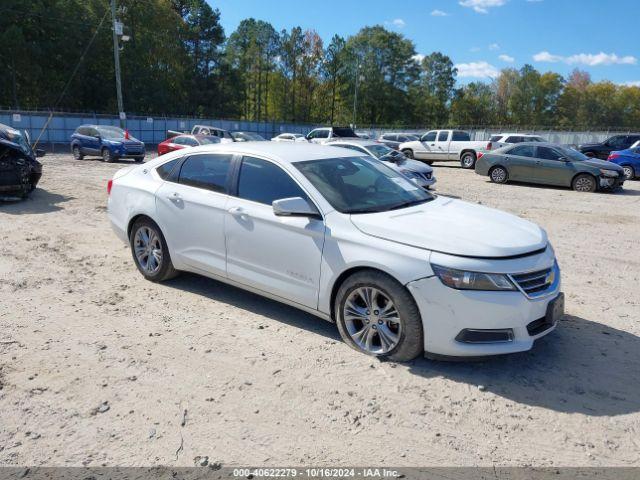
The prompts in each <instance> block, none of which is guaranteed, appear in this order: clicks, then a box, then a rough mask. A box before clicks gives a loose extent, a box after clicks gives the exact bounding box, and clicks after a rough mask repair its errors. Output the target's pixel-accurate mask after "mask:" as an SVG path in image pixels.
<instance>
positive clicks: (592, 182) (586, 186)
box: [571, 173, 598, 193]
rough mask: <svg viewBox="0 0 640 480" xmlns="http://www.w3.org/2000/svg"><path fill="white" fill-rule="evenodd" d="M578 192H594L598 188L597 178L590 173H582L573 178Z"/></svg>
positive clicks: (573, 185)
mask: <svg viewBox="0 0 640 480" xmlns="http://www.w3.org/2000/svg"><path fill="white" fill-rule="evenodd" d="M571 186H572V187H573V189H574V190H575V191H576V192H587V193H593V192H595V191H596V189H597V188H598V185H597V184H596V179H595V178H594V177H593V176H591V175H589V174H588V173H581V174H580V175H578V176H576V178H574V179H573V182H572V185H571Z"/></svg>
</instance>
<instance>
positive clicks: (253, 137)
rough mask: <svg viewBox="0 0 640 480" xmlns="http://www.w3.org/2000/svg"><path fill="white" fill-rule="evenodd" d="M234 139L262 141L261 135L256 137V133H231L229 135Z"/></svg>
mask: <svg viewBox="0 0 640 480" xmlns="http://www.w3.org/2000/svg"><path fill="white" fill-rule="evenodd" d="M231 135H232V136H233V137H234V138H236V139H237V138H242V139H243V140H247V141H249V140H264V137H263V136H262V135H258V134H257V133H251V132H233V133H232V134H231Z"/></svg>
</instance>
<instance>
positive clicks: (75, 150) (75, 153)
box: [71, 145, 84, 160]
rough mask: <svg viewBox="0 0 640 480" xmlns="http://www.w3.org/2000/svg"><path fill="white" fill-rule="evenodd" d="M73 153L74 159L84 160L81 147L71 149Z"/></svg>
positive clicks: (76, 146)
mask: <svg viewBox="0 0 640 480" xmlns="http://www.w3.org/2000/svg"><path fill="white" fill-rule="evenodd" d="M71 153H73V158H75V159H76V160H82V159H83V158H84V155H83V154H82V150H80V147H79V146H78V145H74V146H73V148H72V149H71Z"/></svg>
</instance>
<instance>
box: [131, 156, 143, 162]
mask: <svg viewBox="0 0 640 480" xmlns="http://www.w3.org/2000/svg"><path fill="white" fill-rule="evenodd" d="M133 160H134V161H135V162H136V163H142V162H143V161H144V156H142V157H135V158H134V159H133Z"/></svg>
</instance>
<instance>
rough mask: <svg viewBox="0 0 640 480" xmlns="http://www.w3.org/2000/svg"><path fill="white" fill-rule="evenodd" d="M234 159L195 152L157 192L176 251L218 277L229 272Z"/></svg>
mask: <svg viewBox="0 0 640 480" xmlns="http://www.w3.org/2000/svg"><path fill="white" fill-rule="evenodd" d="M232 158H233V156H232V155H227V154H218V153H216V154H212V153H202V154H197V155H190V156H189V157H187V158H186V160H184V162H183V163H182V164H181V165H179V166H178V167H176V168H175V169H174V171H173V172H172V174H171V177H170V178H168V179H167V181H165V182H164V183H163V184H162V186H161V187H160V188H159V189H158V191H157V192H156V207H157V210H158V220H159V223H160V227H161V228H162V231H163V233H164V234H165V238H166V239H167V243H168V244H169V250H170V251H171V255H172V256H174V257H176V259H177V260H178V261H179V262H182V263H184V264H186V265H188V266H189V267H192V268H195V269H197V270H200V271H202V272H203V273H211V274H214V275H218V276H226V246H225V236H224V222H225V218H226V212H227V211H226V207H227V202H228V199H229V197H228V195H227V190H228V187H227V182H228V176H229V171H230V166H231V161H232Z"/></svg>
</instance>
